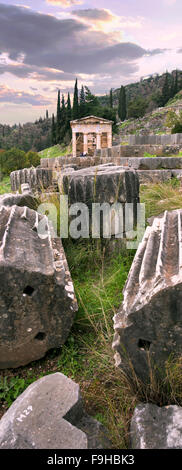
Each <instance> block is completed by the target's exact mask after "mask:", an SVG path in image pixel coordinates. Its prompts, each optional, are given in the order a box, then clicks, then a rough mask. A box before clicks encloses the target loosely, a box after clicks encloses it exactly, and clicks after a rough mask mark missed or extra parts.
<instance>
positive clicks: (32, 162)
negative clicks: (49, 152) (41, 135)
mask: <svg viewBox="0 0 182 470" xmlns="http://www.w3.org/2000/svg"><path fill="white" fill-rule="evenodd" d="M26 158H27V168H29V167H31V166H34V167H36V166H38V165H40V155H39V154H38V153H37V152H33V151H32V150H30V151H29V152H28V153H27V154H26Z"/></svg>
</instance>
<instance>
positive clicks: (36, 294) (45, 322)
mask: <svg viewBox="0 0 182 470" xmlns="http://www.w3.org/2000/svg"><path fill="white" fill-rule="evenodd" d="M43 220H44V221H46V220H47V218H45V217H44V218H43V216H42V215H40V214H38V213H37V212H35V211H33V210H31V209H28V208H27V207H23V208H22V207H17V206H13V207H4V206H3V207H0V368H2V369H3V368H7V367H18V366H21V365H25V364H27V363H29V362H31V361H33V360H36V359H39V358H41V357H43V356H44V354H45V353H46V351H48V350H49V349H51V348H56V347H60V346H61V345H62V344H63V343H64V342H65V340H66V338H67V336H68V334H69V331H70V328H71V326H72V323H73V319H74V315H75V311H76V310H77V303H76V299H75V296H74V288H73V283H72V280H71V277H70V273H69V269H68V265H67V261H66V258H65V253H64V250H63V247H62V243H61V240H60V239H51V236H50V229H48V231H47V233H48V237H47V238H40V237H39V235H38V232H37V227H38V224H40V223H43V222H42V221H43ZM45 223H46V222H45ZM44 225H45V224H44Z"/></svg>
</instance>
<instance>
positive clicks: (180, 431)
mask: <svg viewBox="0 0 182 470" xmlns="http://www.w3.org/2000/svg"><path fill="white" fill-rule="evenodd" d="M181 423H182V408H181V407H179V406H172V405H171V406H165V407H163V408H159V407H158V406H156V405H152V404H150V403H147V404H141V405H138V406H137V407H136V408H135V412H134V415H133V417H132V420H131V427H130V436H131V448H132V449H182V425H181Z"/></svg>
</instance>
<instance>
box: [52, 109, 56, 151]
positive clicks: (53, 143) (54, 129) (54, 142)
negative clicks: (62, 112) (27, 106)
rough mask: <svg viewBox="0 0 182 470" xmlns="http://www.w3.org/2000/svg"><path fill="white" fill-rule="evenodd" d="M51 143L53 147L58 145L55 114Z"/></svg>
mask: <svg viewBox="0 0 182 470" xmlns="http://www.w3.org/2000/svg"><path fill="white" fill-rule="evenodd" d="M51 142H52V145H55V144H56V123H55V118H54V114H53V115H52V126H51Z"/></svg>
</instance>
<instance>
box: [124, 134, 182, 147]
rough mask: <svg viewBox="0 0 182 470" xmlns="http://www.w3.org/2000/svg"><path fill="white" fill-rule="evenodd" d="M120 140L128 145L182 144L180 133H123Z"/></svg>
mask: <svg viewBox="0 0 182 470" xmlns="http://www.w3.org/2000/svg"><path fill="white" fill-rule="evenodd" d="M122 141H123V142H128V143H129V145H182V134H162V135H157V134H153V135H125V136H123V137H122Z"/></svg>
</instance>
